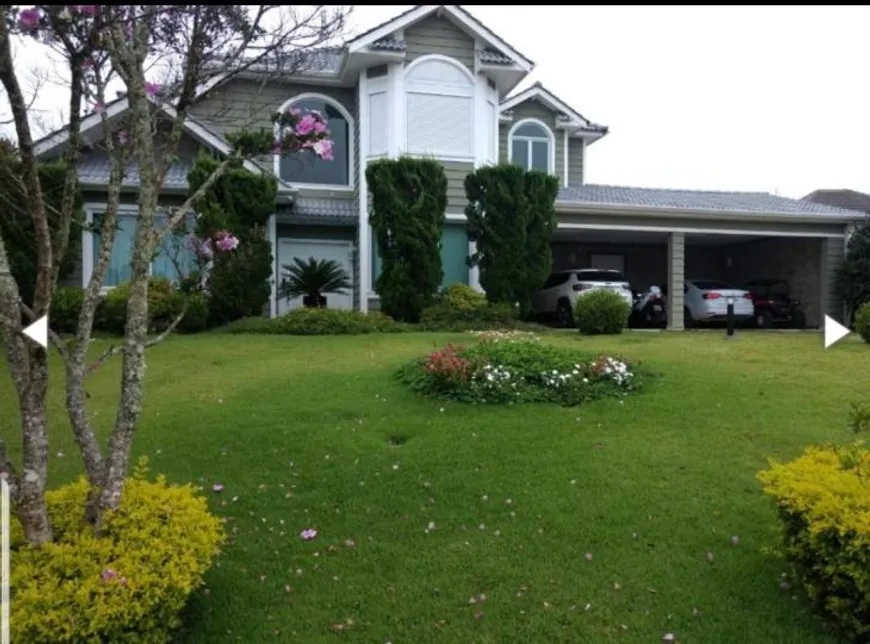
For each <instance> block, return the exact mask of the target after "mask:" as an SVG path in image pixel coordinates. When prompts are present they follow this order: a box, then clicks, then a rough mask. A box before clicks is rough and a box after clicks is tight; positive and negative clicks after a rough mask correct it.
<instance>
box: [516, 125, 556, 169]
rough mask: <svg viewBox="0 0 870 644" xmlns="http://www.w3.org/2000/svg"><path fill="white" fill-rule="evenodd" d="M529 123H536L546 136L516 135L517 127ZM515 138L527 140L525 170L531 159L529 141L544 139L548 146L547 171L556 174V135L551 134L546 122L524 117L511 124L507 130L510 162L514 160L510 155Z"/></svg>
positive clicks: (551, 131)
mask: <svg viewBox="0 0 870 644" xmlns="http://www.w3.org/2000/svg"><path fill="white" fill-rule="evenodd" d="M529 124H532V125H537V126H538V127H540V128H541V129H543V130H544V132H546V133H547V136H546V137H536V136H517V135H516V131H517V130H518V129H519V128H521V127H522V126H523V125H529ZM515 139H516V140H519V141H526V142H528V145H526V154H527V155H528V156H527V161H526V163H527V165H526V166H524V167H525V168H526V169H527V170H528V169H529V167H530V166H531V161H532V146H531V144H530V143H531V142H532V141H546V142H547V146H548V147H547V172H548V173H550V174H552V175H555V174H556V136H555V134H553V130H552V129H550V127H549V126H548V125H547V124H546V123H544V122H543V121H541V120H540V119H535V118H526V119H522V120H520V121H517V122H516V123H514V124H513V126H512V127H511V129H510V131H509V132H508V149H507V153H508V159H509V160H510V162H511V163H513V162H514V161H513V157H512V155H513V149H514V140H515Z"/></svg>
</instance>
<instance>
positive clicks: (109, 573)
mask: <svg viewBox="0 0 870 644" xmlns="http://www.w3.org/2000/svg"><path fill="white" fill-rule="evenodd" d="M117 576H118V573H116V572H115V571H114V570H112V569H111V568H106V569H105V570H104V571H103V574H102V575H100V578H101V579H102V580H103V581H104V582H106V581H111V580H113V579H114V578H115V577H117Z"/></svg>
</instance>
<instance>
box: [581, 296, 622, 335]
mask: <svg viewBox="0 0 870 644" xmlns="http://www.w3.org/2000/svg"><path fill="white" fill-rule="evenodd" d="M630 315H631V305H630V304H629V303H628V302H626V301H625V300H624V299H623V298H622V297H620V296H619V295H618V294H616V293H614V292H613V291H609V290H607V289H603V288H600V289H596V290H594V291H591V292H589V293H586V294H585V295H581V296H580V297H578V298H577V301H576V302H574V321H575V322H576V323H577V328H578V329H579V330H580V333H583V334H585V335H616V334H618V333H622V330H623V329H624V328H625V327H626V325H627V324H628V317H629V316H630Z"/></svg>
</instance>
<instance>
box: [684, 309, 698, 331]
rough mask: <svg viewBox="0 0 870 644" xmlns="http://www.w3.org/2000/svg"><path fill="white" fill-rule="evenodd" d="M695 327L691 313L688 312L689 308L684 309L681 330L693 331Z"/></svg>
mask: <svg viewBox="0 0 870 644" xmlns="http://www.w3.org/2000/svg"><path fill="white" fill-rule="evenodd" d="M695 326H696V325H695V318H693V317H692V312H691V311H689V307H685V308H684V309H683V328H685V329H694V328H695Z"/></svg>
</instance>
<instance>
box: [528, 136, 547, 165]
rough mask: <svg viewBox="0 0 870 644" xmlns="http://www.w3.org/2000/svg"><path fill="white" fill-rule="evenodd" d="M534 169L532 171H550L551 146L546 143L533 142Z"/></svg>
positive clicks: (531, 143)
mask: <svg viewBox="0 0 870 644" xmlns="http://www.w3.org/2000/svg"><path fill="white" fill-rule="evenodd" d="M529 145H531V146H532V167H531V168H529V169H530V170H540V171H541V172H549V171H550V144H549V143H545V142H544V141H531V142H530V143H529Z"/></svg>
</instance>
